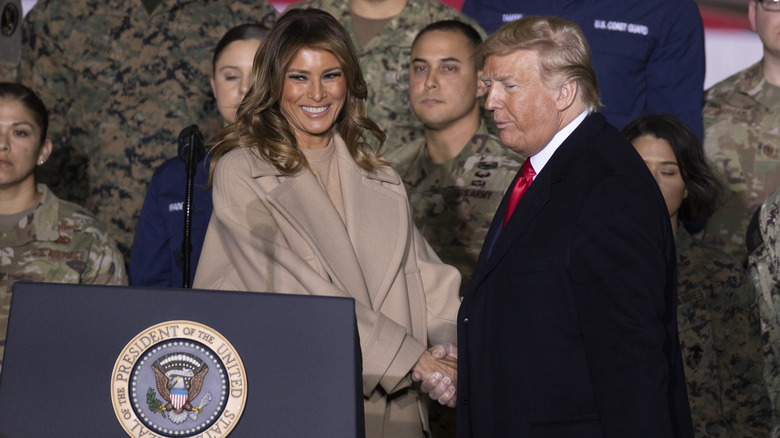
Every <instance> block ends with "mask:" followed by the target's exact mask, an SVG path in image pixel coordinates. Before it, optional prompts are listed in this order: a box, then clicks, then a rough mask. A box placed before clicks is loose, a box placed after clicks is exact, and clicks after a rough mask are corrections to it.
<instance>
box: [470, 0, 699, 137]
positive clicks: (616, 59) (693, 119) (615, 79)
mask: <svg viewBox="0 0 780 438" xmlns="http://www.w3.org/2000/svg"><path fill="white" fill-rule="evenodd" d="M463 12H465V13H466V14H467V15H469V16H471V17H473V18H474V19H476V20H477V21H478V22H479V24H480V25H481V26H482V27H483V28H484V29H485V30H486V31H487V32H489V33H492V32H495V31H496V30H497V29H498V28H499V27H501V26H502V25H504V24H505V23H507V22H510V21H513V20H517V19H519V18H521V17H522V16H527V15H553V16H556V17H559V18H564V19H567V20H571V21H573V22H575V23H577V24H578V25H579V26H580V27H581V28H582V31H583V33H584V34H585V37H586V38H587V39H588V43H589V44H590V49H591V53H592V58H593V59H592V61H593V68H594V69H595V70H596V76H597V78H598V83H599V89H600V91H601V102H602V103H603V104H604V105H605V106H604V108H603V109H602V110H601V113H602V114H604V115H605V116H606V117H607V120H608V121H609V122H610V123H611V124H612V125H614V126H616V127H618V128H619V129H623V127H625V126H626V125H627V124H628V123H629V122H630V121H632V120H634V119H635V118H637V117H638V116H640V115H642V114H645V113H659V112H665V113H670V114H674V115H675V116H677V117H679V118H680V119H682V120H683V121H684V122H685V123H687V124H688V125H689V126H690V127H691V129H693V131H694V132H696V134H697V135H698V136H699V139H701V136H702V118H701V108H702V104H703V99H704V96H703V94H704V91H703V89H704V28H703V25H702V21H701V15H700V13H699V9H698V6H696V3H695V2H694V1H693V0H646V1H641V2H637V1H625V0H587V1H586V0H465V2H464V3H463Z"/></svg>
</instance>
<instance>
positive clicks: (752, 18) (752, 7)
mask: <svg viewBox="0 0 780 438" xmlns="http://www.w3.org/2000/svg"><path fill="white" fill-rule="evenodd" d="M756 8H757V6H756V2H754V1H749V2H748V21H749V22H750V29H751V30H752V31H753V32H755V31H756Z"/></svg>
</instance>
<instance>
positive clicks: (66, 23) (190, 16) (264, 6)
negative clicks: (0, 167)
mask: <svg viewBox="0 0 780 438" xmlns="http://www.w3.org/2000/svg"><path fill="white" fill-rule="evenodd" d="M276 15H277V13H276V10H275V9H274V8H273V6H271V5H269V4H268V3H267V2H266V1H265V0H197V1H190V2H181V1H178V0H143V1H141V0H41V1H39V2H38V3H37V4H36V5H35V7H33V9H32V10H31V11H30V13H29V14H28V15H27V17H26V18H25V22H24V35H23V46H22V59H21V63H20V65H19V73H18V77H19V80H20V81H21V82H22V83H25V84H27V85H29V86H30V87H31V88H33V89H35V90H36V91H38V92H39V93H40V94H41V98H42V99H43V101H44V102H45V103H46V105H47V106H48V107H49V109H50V114H51V132H52V138H53V139H54V140H55V157H53V158H54V159H52V160H49V161H50V162H53V163H52V164H51V165H50V166H49V168H48V173H49V175H50V176H52V177H54V178H53V179H52V180H49V181H44V182H47V183H48V184H49V186H50V187H51V188H52V190H53V191H54V192H55V193H56V194H58V195H59V196H61V197H63V198H64V199H67V200H70V201H74V202H77V203H80V204H83V205H85V207H86V208H87V210H89V211H92V212H93V213H94V214H95V215H96V216H97V217H98V219H100V220H101V221H103V222H105V223H106V224H107V225H108V228H109V231H110V232H111V234H112V235H113V236H114V237H115V238H116V239H117V242H118V244H119V246H120V249H121V250H122V251H123V252H124V253H125V255H127V254H128V253H129V247H130V245H131V242H132V239H133V233H134V229H135V223H136V221H137V220H138V216H139V214H140V210H141V204H142V203H143V199H144V193H145V190H146V185H147V183H148V182H149V180H150V178H151V177H152V173H153V171H154V169H155V168H156V167H158V166H159V165H160V164H162V162H163V161H165V160H166V159H168V158H171V157H174V156H176V140H177V136H178V134H179V132H180V131H181V130H182V129H183V128H184V127H186V126H188V125H191V124H198V125H200V128H201V130H202V131H203V132H204V135H205V136H206V137H207V138H211V137H214V136H216V133H217V131H218V130H219V129H220V127H221V119H220V117H219V114H218V112H217V110H216V108H215V107H214V101H213V98H212V96H211V90H210V87H209V75H210V73H211V54H212V50H211V49H212V47H214V45H215V44H216V42H217V41H219V39H220V38H221V37H222V35H224V33H225V32H226V31H227V30H228V29H230V28H232V27H234V26H236V25H238V24H241V23H245V22H260V23H262V24H264V25H266V26H270V24H271V22H272V21H273V20H275V18H276ZM182 184H183V182H182Z"/></svg>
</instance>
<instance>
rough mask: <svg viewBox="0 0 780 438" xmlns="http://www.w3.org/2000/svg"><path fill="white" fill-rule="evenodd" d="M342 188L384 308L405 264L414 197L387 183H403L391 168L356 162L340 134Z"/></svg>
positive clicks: (366, 271)
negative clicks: (369, 167)
mask: <svg viewBox="0 0 780 438" xmlns="http://www.w3.org/2000/svg"><path fill="white" fill-rule="evenodd" d="M336 153H337V155H338V157H339V175H340V178H341V192H342V194H343V197H344V210H345V212H344V213H345V221H346V229H347V234H348V235H349V238H350V241H351V243H352V246H353V247H354V251H355V253H356V254H357V260H359V262H360V268H361V272H362V273H363V278H364V280H365V283H366V286H367V287H368V291H369V294H370V296H371V302H372V304H373V306H374V309H379V308H381V307H382V304H383V303H384V300H385V298H386V297H387V294H388V292H389V291H390V288H391V286H392V284H393V282H394V281H395V279H396V277H397V275H398V270H399V269H402V265H403V262H404V260H403V257H404V255H405V254H406V250H407V242H408V241H409V236H410V234H411V232H412V230H411V229H410V224H411V217H410V216H409V208H408V201H407V199H406V197H404V196H403V195H402V194H400V193H399V192H398V191H396V190H392V189H391V188H388V187H386V184H391V185H396V186H400V184H401V179H400V178H399V177H398V175H397V174H396V173H395V172H393V171H392V170H391V169H390V168H389V167H388V168H384V169H380V170H379V171H377V172H373V173H370V174H369V173H368V172H366V171H365V170H363V169H362V168H360V166H358V165H357V163H355V160H354V159H353V158H352V156H351V155H350V154H349V151H348V150H347V148H346V145H345V144H344V142H343V141H342V140H341V138H340V137H336Z"/></svg>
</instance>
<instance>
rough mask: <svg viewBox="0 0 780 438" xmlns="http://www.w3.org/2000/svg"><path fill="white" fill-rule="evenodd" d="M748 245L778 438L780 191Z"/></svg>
mask: <svg viewBox="0 0 780 438" xmlns="http://www.w3.org/2000/svg"><path fill="white" fill-rule="evenodd" d="M747 245H748V254H749V257H748V268H749V270H750V278H751V279H752V280H753V284H754V285H755V287H756V291H757V292H758V293H757V295H758V308H759V310H760V314H761V335H762V338H763V339H762V341H763V346H764V379H765V381H766V384H767V386H768V388H769V398H770V399H771V401H772V435H771V436H772V437H773V438H774V437H778V436H780V188H778V189H776V190H775V191H774V192H772V194H770V195H769V197H768V198H767V199H766V201H765V202H764V203H763V205H762V206H761V207H760V208H759V209H758V210H757V211H756V214H755V215H754V217H753V221H752V222H751V223H750V226H749V227H748V233H747Z"/></svg>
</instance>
